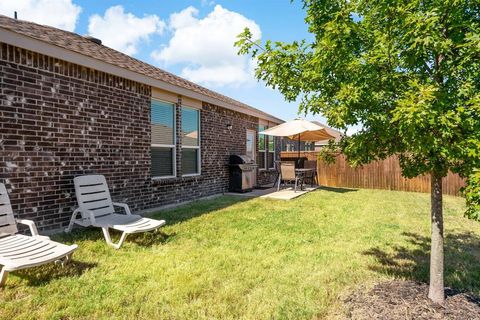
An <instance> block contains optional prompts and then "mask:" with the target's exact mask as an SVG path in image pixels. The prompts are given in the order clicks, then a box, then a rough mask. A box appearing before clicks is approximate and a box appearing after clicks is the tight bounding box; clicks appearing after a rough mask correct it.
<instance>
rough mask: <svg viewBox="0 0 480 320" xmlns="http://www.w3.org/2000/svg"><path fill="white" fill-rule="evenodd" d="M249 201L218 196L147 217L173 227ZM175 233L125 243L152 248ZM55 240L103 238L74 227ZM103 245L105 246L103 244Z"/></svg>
mask: <svg viewBox="0 0 480 320" xmlns="http://www.w3.org/2000/svg"><path fill="white" fill-rule="evenodd" d="M247 200H250V199H249V198H245V197H236V196H220V197H218V198H214V199H208V200H198V201H194V202H190V203H188V204H185V205H181V206H179V207H175V208H171V209H165V210H162V211H159V212H155V213H153V214H151V215H149V217H151V218H153V219H161V220H165V221H166V223H167V226H168V225H175V224H177V223H181V222H184V221H187V220H190V219H193V218H196V217H200V216H202V215H205V214H209V213H212V212H214V211H217V210H221V209H224V208H227V207H229V206H231V205H234V204H236V203H239V202H243V201H247ZM175 235H176V233H175V232H172V233H165V232H163V231H162V228H160V229H158V231H151V232H142V233H134V234H129V235H128V236H127V239H126V240H125V242H133V243H135V244H137V245H140V246H145V247H148V246H152V245H156V244H157V245H158V244H165V243H168V242H169V241H170V240H171V239H173V238H174V237H175ZM110 236H111V238H112V241H113V242H117V241H118V240H119V239H120V236H121V232H118V231H116V230H113V229H110ZM54 238H55V240H57V241H60V242H70V243H75V242H76V241H85V240H87V241H105V238H104V237H103V233H102V229H100V228H94V227H88V228H82V227H78V226H76V227H75V228H74V230H73V231H72V233H62V234H60V235H58V236H54ZM105 245H107V244H106V243H105Z"/></svg>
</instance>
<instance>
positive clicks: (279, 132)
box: [259, 119, 335, 158]
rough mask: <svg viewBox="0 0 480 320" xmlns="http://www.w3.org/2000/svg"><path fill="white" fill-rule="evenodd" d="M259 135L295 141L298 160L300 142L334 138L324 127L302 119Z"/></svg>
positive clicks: (285, 123) (283, 124) (280, 125)
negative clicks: (296, 142)
mask: <svg viewBox="0 0 480 320" xmlns="http://www.w3.org/2000/svg"><path fill="white" fill-rule="evenodd" d="M259 133H260V134H265V135H268V136H276V137H288V138H289V139H292V140H297V141H298V157H299V158H300V141H320V140H328V139H334V138H335V137H334V136H332V135H331V134H329V133H328V132H327V130H326V129H325V127H322V126H320V125H318V124H315V123H313V122H311V121H308V120H304V119H295V120H292V121H288V122H284V123H282V124H279V125H278V126H275V127H272V128H269V129H267V130H264V131H262V132H259Z"/></svg>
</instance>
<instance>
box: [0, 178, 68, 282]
mask: <svg viewBox="0 0 480 320" xmlns="http://www.w3.org/2000/svg"><path fill="white" fill-rule="evenodd" d="M17 223H21V224H25V225H27V226H28V227H29V228H30V232H31V233H32V236H26V235H22V234H17V232H18V229H17ZM76 249H77V245H71V246H67V245H64V244H61V243H58V242H55V241H52V240H50V239H49V238H48V237H46V236H40V235H39V234H38V231H37V228H36V226H35V223H34V222H33V221H31V220H17V219H15V218H14V217H13V211H12V206H11V204H10V198H9V197H8V194H7V189H6V188H5V185H4V184H3V183H0V265H2V266H3V268H2V271H1V272H0V287H3V286H4V285H5V282H6V281H7V276H8V273H9V272H12V271H16V270H21V269H26V268H30V267H35V266H39V265H42V264H46V263H49V262H53V261H57V260H61V259H62V258H64V259H65V262H68V261H69V260H70V259H71V256H72V254H73V251H75V250H76Z"/></svg>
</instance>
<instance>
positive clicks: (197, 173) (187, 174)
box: [180, 105, 202, 177]
mask: <svg viewBox="0 0 480 320" xmlns="http://www.w3.org/2000/svg"><path fill="white" fill-rule="evenodd" d="M180 107H181V108H187V109H192V110H195V111H198V146H184V145H183V144H182V149H184V148H185V149H197V150H198V153H197V154H198V156H197V167H198V172H196V173H186V174H182V177H196V176H200V175H202V149H201V148H200V147H201V145H202V139H200V138H201V132H200V123H201V121H200V117H201V116H202V113H201V109H198V108H194V107H189V106H185V105H181V106H180ZM182 120H183V119H182ZM182 138H183V137H182Z"/></svg>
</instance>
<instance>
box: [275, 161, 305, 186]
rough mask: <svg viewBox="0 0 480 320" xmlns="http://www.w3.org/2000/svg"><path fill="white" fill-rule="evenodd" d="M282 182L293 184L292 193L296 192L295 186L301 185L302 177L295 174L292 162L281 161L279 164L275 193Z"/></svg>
mask: <svg viewBox="0 0 480 320" xmlns="http://www.w3.org/2000/svg"><path fill="white" fill-rule="evenodd" d="M282 182H283V185H285V183H286V182H290V183H292V182H293V183H294V184H295V188H294V191H295V192H297V186H298V184H299V183H301V184H302V185H303V175H299V174H297V173H296V172H295V162H293V161H281V162H280V181H279V182H278V187H277V191H278V190H280V184H281V183H282Z"/></svg>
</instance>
